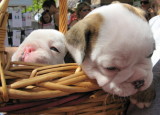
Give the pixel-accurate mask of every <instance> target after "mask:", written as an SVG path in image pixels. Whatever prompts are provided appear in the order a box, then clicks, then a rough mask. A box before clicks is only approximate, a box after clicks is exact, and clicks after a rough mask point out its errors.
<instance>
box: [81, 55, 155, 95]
mask: <svg viewBox="0 0 160 115" xmlns="http://www.w3.org/2000/svg"><path fill="white" fill-rule="evenodd" d="M144 66H146V67H144ZM141 67H142V65H138V67H137V66H135V67H134V68H135V69H133V68H129V67H128V68H126V69H122V70H121V71H120V72H118V73H116V74H111V73H107V72H103V71H102V69H101V66H100V65H99V64H97V62H94V61H91V60H90V58H87V57H86V58H85V60H84V62H83V63H82V69H83V71H84V72H85V73H86V74H87V75H88V77H89V78H91V79H96V81H97V84H98V85H99V86H100V87H101V88H102V89H103V90H104V91H106V92H107V93H110V94H114V95H118V96H121V97H126V96H131V95H134V94H135V93H137V92H138V91H143V90H145V89H147V88H148V87H149V86H150V85H151V83H152V80H153V74H152V72H151V68H150V63H147V62H146V64H144V65H143V67H142V68H143V69H141ZM138 80H144V84H143V86H142V87H138V88H135V87H136V86H135V85H133V83H134V82H135V81H138Z"/></svg>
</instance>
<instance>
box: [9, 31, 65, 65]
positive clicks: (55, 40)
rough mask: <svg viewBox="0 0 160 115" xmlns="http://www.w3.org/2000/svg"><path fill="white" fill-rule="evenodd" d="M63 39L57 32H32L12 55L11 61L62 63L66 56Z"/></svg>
mask: <svg viewBox="0 0 160 115" xmlns="http://www.w3.org/2000/svg"><path fill="white" fill-rule="evenodd" d="M64 39H65V38H64V35H63V34H62V33H61V32H59V31H57V30H52V29H39V30H34V31H33V32H31V34H30V35H28V36H27V38H26V39H25V40H24V41H23V42H22V44H21V45H20V46H19V48H18V50H17V51H16V52H15V53H14V54H13V56H12V61H24V62H32V63H42V64H61V63H64V57H65V55H66V48H65V44H64Z"/></svg>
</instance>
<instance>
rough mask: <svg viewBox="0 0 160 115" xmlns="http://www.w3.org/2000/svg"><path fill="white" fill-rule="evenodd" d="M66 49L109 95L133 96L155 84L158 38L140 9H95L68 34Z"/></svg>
mask: <svg viewBox="0 0 160 115" xmlns="http://www.w3.org/2000/svg"><path fill="white" fill-rule="evenodd" d="M66 46H67V48H68V50H69V52H70V53H71V54H72V56H73V57H74V59H75V61H76V62H77V63H79V64H81V65H82V69H83V70H84V71H85V73H86V74H87V75H88V77H90V78H91V79H96V80H97V83H98V84H99V86H100V87H102V88H103V89H104V90H105V91H106V92H109V93H112V94H116V95H119V96H130V95H133V94H135V93H136V92H137V91H141V90H145V89H146V88H148V87H149V86H150V84H151V82H152V78H153V75H152V64H151V59H150V57H151V55H152V53H153V50H154V39H153V37H152V33H151V30H150V28H149V25H148V23H147V21H146V20H145V18H144V17H143V11H142V10H140V9H138V8H135V7H133V6H130V5H128V4H121V3H115V4H111V5H108V6H102V7H100V8H97V9H95V10H93V11H92V12H91V13H89V14H88V15H87V16H86V17H85V18H84V19H83V20H81V21H79V22H78V23H77V24H75V25H74V26H73V27H72V28H71V29H70V30H69V31H68V32H67V33H66Z"/></svg>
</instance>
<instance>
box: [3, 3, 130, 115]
mask: <svg viewBox="0 0 160 115" xmlns="http://www.w3.org/2000/svg"><path fill="white" fill-rule="evenodd" d="M7 5H8V0H2V2H1V4H0V15H1V16H3V18H2V17H1V16H0V18H1V19H2V20H3V21H1V20H0V22H1V23H0V25H1V26H0V75H1V87H0V112H7V113H8V114H15V115H17V114H24V113H25V114H29V115H31V114H33V115H34V114H35V115H37V114H51V115H122V114H125V111H126V109H127V107H128V102H129V101H128V98H121V97H118V96H115V95H110V94H108V93H106V92H104V91H103V90H102V89H101V88H100V87H98V85H97V84H96V82H95V81H94V80H90V79H89V78H88V77H87V76H86V75H85V73H84V72H83V71H82V70H81V68H80V66H78V65H77V64H75V63H68V64H59V65H43V64H34V63H24V62H11V61H10V56H9V55H8V53H6V52H5V47H4V39H5V33H6V26H4V25H6V23H7V21H6V20H7V18H8V14H7V13H6V12H5V11H6V8H7ZM2 6H5V8H4V7H3V8H2ZM2 23H3V24H2Z"/></svg>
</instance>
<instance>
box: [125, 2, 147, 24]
mask: <svg viewBox="0 0 160 115" xmlns="http://www.w3.org/2000/svg"><path fill="white" fill-rule="evenodd" d="M122 5H123V6H124V7H125V8H127V9H128V10H129V11H131V12H133V13H134V14H136V15H137V16H139V17H140V18H142V19H143V20H145V21H147V20H146V18H145V11H144V10H142V9H141V8H138V7H134V6H131V5H129V4H125V3H123V4H122Z"/></svg>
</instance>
